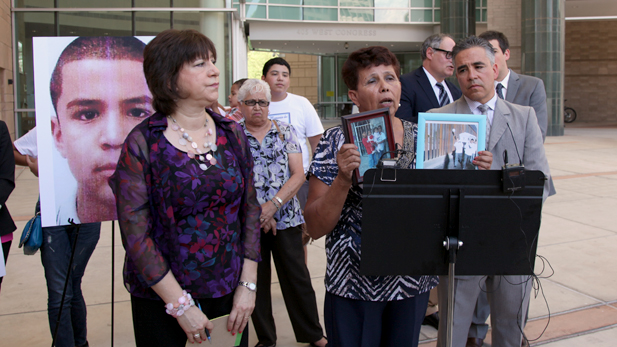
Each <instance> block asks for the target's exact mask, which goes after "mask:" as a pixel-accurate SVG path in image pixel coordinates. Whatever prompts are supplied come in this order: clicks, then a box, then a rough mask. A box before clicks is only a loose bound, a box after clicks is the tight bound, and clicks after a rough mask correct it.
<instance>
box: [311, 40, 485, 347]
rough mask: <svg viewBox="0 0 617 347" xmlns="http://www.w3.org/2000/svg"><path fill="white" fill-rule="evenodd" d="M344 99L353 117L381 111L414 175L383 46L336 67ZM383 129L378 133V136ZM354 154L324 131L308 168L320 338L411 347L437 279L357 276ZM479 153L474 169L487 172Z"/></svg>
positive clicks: (410, 130) (411, 130) (358, 199)
mask: <svg viewBox="0 0 617 347" xmlns="http://www.w3.org/2000/svg"><path fill="white" fill-rule="evenodd" d="M342 74H343V80H344V81H345V84H346V85H347V87H348V88H349V92H348V95H349V97H350V98H351V100H352V101H353V102H354V104H356V105H358V108H359V110H360V112H367V111H371V110H376V109H380V108H384V107H387V108H388V109H389V117H390V124H391V127H392V132H393V134H394V141H395V143H396V147H397V148H401V149H402V150H403V151H402V152H401V154H400V155H399V156H398V159H397V167H399V168H410V169H413V168H415V150H416V143H417V139H416V137H417V131H418V128H417V124H415V123H411V122H408V121H404V120H401V119H399V118H396V117H395V114H396V111H397V109H398V106H399V101H400V96H401V84H400V81H399V75H400V65H399V62H398V60H397V58H396V56H395V55H394V54H393V53H392V52H390V51H389V50H388V49H387V48H385V47H380V46H373V47H366V48H362V49H360V50H357V51H355V52H353V53H351V55H350V56H349V58H348V59H347V61H346V62H345V64H344V65H343V70H342ZM382 130H384V129H382ZM360 157H361V155H360V152H359V151H358V147H357V146H356V145H354V144H351V143H345V136H344V134H343V130H342V129H341V127H334V128H331V129H328V130H327V131H326V132H325V133H324V135H323V137H322V139H321V141H320V142H319V145H318V146H317V148H316V150H315V157H314V159H313V163H312V164H311V166H310V168H309V173H308V175H309V182H310V186H309V197H308V202H307V205H306V209H305V218H306V222H307V224H308V230H310V233H311V237H313V238H315V239H317V238H320V237H322V236H324V235H327V238H326V253H327V257H328V259H327V260H328V263H327V267H326V278H325V285H326V298H325V307H324V320H325V325H326V334H327V336H328V339H329V341H330V342H331V343H332V344H333V345H335V346H398V345H400V344H401V341H410V345H411V346H417V345H418V340H419V336H420V327H421V324H422V320H423V319H424V314H425V312H426V307H427V304H428V297H429V291H430V289H431V288H433V287H435V286H436V285H437V282H438V280H437V277H436V276H363V275H361V274H360V257H361V255H360V248H361V224H362V223H361V221H362V187H361V186H359V185H352V173H353V171H354V170H356V169H357V168H358V167H359V166H360V163H361V159H360ZM491 162H492V155H491V154H490V153H489V152H481V153H480V155H479V156H478V157H476V158H475V160H474V164H475V165H478V166H479V167H481V168H484V169H488V168H490V165H491Z"/></svg>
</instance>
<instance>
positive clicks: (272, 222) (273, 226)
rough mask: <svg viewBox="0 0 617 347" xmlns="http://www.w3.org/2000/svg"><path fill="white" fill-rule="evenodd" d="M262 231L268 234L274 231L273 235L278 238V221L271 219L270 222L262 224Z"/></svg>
mask: <svg viewBox="0 0 617 347" xmlns="http://www.w3.org/2000/svg"><path fill="white" fill-rule="evenodd" d="M262 229H263V230H264V233H266V234H267V233H268V232H269V231H270V230H272V235H274V236H276V220H275V219H274V218H271V219H270V220H268V221H266V222H265V224H264V223H262Z"/></svg>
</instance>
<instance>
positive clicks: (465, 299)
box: [429, 36, 550, 347]
mask: <svg viewBox="0 0 617 347" xmlns="http://www.w3.org/2000/svg"><path fill="white" fill-rule="evenodd" d="M453 55H454V66H455V71H456V77H457V79H458V82H459V84H460V86H461V90H462V92H463V97H461V98H460V99H458V100H457V101H455V102H454V103H452V104H449V105H446V106H445V107H442V108H439V109H434V110H430V111H429V112H436V113H461V114H485V115H486V116H487V139H488V141H487V147H486V148H487V150H488V151H490V152H491V153H492V154H493V163H492V165H491V169H492V170H500V169H501V167H502V166H503V165H504V164H505V163H504V155H503V154H504V151H506V150H507V151H508V152H509V158H510V163H511V164H512V163H515V162H517V161H518V155H517V154H516V153H517V150H518V153H519V155H520V158H522V161H523V162H522V163H521V164H523V165H525V168H526V169H529V170H540V171H542V172H544V174H545V175H546V176H547V177H548V176H550V171H549V167H548V161H547V160H546V156H545V154H544V146H543V142H542V133H541V131H540V127H539V126H538V121H537V118H536V114H535V111H534V109H533V108H531V107H526V106H519V105H515V104H512V103H510V102H508V101H505V100H502V99H500V98H498V97H497V95H496V92H495V88H494V81H495V79H496V78H497V76H498V68H497V65H496V64H495V55H494V52H493V47H492V46H491V45H490V44H489V43H488V42H487V41H486V40H484V39H481V38H478V37H475V36H471V37H468V38H466V39H463V40H462V41H460V42H459V43H457V44H456V46H455V47H454V49H453ZM510 130H511V131H510ZM548 193H549V185H548V180H547V181H546V182H545V185H544V196H543V198H544V199H545V198H546V197H547V196H548ZM454 282H455V283H454V285H455V288H456V289H455V291H456V301H455V307H454V321H453V341H452V342H453V346H455V347H463V346H465V344H466V341H467V333H468V331H469V326H470V325H471V320H472V316H473V312H474V309H475V306H476V300H477V298H478V295H479V294H480V292H481V291H482V290H485V291H487V292H488V293H489V303H490V308H491V311H490V312H491V323H492V328H493V340H492V346H493V347H520V346H521V341H522V336H523V335H522V330H523V328H524V319H523V317H525V315H526V313H527V307H528V302H529V296H530V295H529V294H530V292H531V277H530V276H456V278H455V279H454ZM447 292H448V278H447V276H440V294H439V298H440V300H439V306H440V307H441V309H440V311H441V312H442V313H445V312H447V306H448V303H447ZM447 324H448V322H447V317H446V316H445V314H444V315H442V316H441V317H440V322H439V334H438V339H437V346H439V347H442V346H445V342H446V341H445V338H446V325H447Z"/></svg>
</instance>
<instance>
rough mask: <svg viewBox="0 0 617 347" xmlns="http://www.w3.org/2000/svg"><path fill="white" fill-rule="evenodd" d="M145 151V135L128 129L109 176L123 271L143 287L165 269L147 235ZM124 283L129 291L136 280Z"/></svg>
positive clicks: (149, 226)
mask: <svg viewBox="0 0 617 347" xmlns="http://www.w3.org/2000/svg"><path fill="white" fill-rule="evenodd" d="M149 153H150V151H149V148H148V143H147V140H146V138H145V134H144V133H142V132H140V131H133V132H131V133H130V134H129V136H128V137H127V139H126V141H125V142H124V146H123V148H122V152H121V154H120V159H119V161H118V166H117V167H116V172H115V173H114V175H113V176H112V177H111V179H110V186H111V188H112V190H113V191H114V194H115V195H116V205H117V209H118V223H119V225H120V231H121V234H122V244H123V245H124V249H125V250H126V255H127V261H126V263H125V269H124V271H125V274H128V275H129V277H133V278H137V280H138V281H139V282H141V284H142V286H143V287H146V288H148V287H151V286H153V285H155V284H157V283H158V282H159V281H160V280H161V279H162V278H163V277H164V276H165V274H167V272H168V271H169V264H168V262H167V261H166V260H165V258H164V257H163V256H162V254H161V252H160V250H159V249H158V247H157V245H156V243H155V242H154V239H153V238H152V237H151V230H152V223H153V222H152V218H151V216H150V201H149V198H150V196H149V193H148V187H149V186H150V184H151V176H150V161H149ZM125 281H126V277H125ZM126 282H127V283H125V285H126V286H127V289H128V290H129V292H133V290H132V289H133V288H129V287H130V286H134V285H136V284H137V283H131V282H132V281H131V280H128V281H126Z"/></svg>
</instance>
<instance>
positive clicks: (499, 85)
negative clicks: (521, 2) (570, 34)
mask: <svg viewBox="0 0 617 347" xmlns="http://www.w3.org/2000/svg"><path fill="white" fill-rule="evenodd" d="M479 37H481V38H483V39H485V40H486V41H488V42H489V43H490V44H491V46H493V52H494V53H495V63H496V64H497V69H498V71H499V74H498V76H497V80H496V81H495V89H496V92H497V96H498V97H500V98H502V99H505V100H507V101H510V102H511V103H514V104H517V105H523V106H531V107H533V109H534V110H535V111H536V117H537V118H538V125H539V126H540V130H541V131H542V141H544V139H545V138H546V128H547V127H548V123H547V122H548V119H547V115H546V91H545V90H544V82H542V80H541V79H539V78H537V77H533V76H526V75H519V74H517V73H516V72H514V71H512V70H510V69H509V68H508V63H507V61H508V60H509V59H510V43H509V42H508V38H507V37H506V35H504V34H503V33H501V32H499V31H492V30H490V31H485V32H483V33H482V34H480V35H479ZM500 94H501V95H500ZM550 184H551V186H550V189H551V190H550V193H551V194H549V195H552V194H554V187H553V184H552V182H551V183H550ZM489 313H490V308H489V304H488V299H487V297H486V293H485V292H481V293H480V296H479V297H478V302H477V304H476V311H475V312H474V315H473V319H472V321H471V326H470V327H469V335H468V338H467V345H466V347H480V346H482V344H483V342H484V339H485V338H486V334H487V332H488V324H486V320H487V318H488V316H489Z"/></svg>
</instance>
